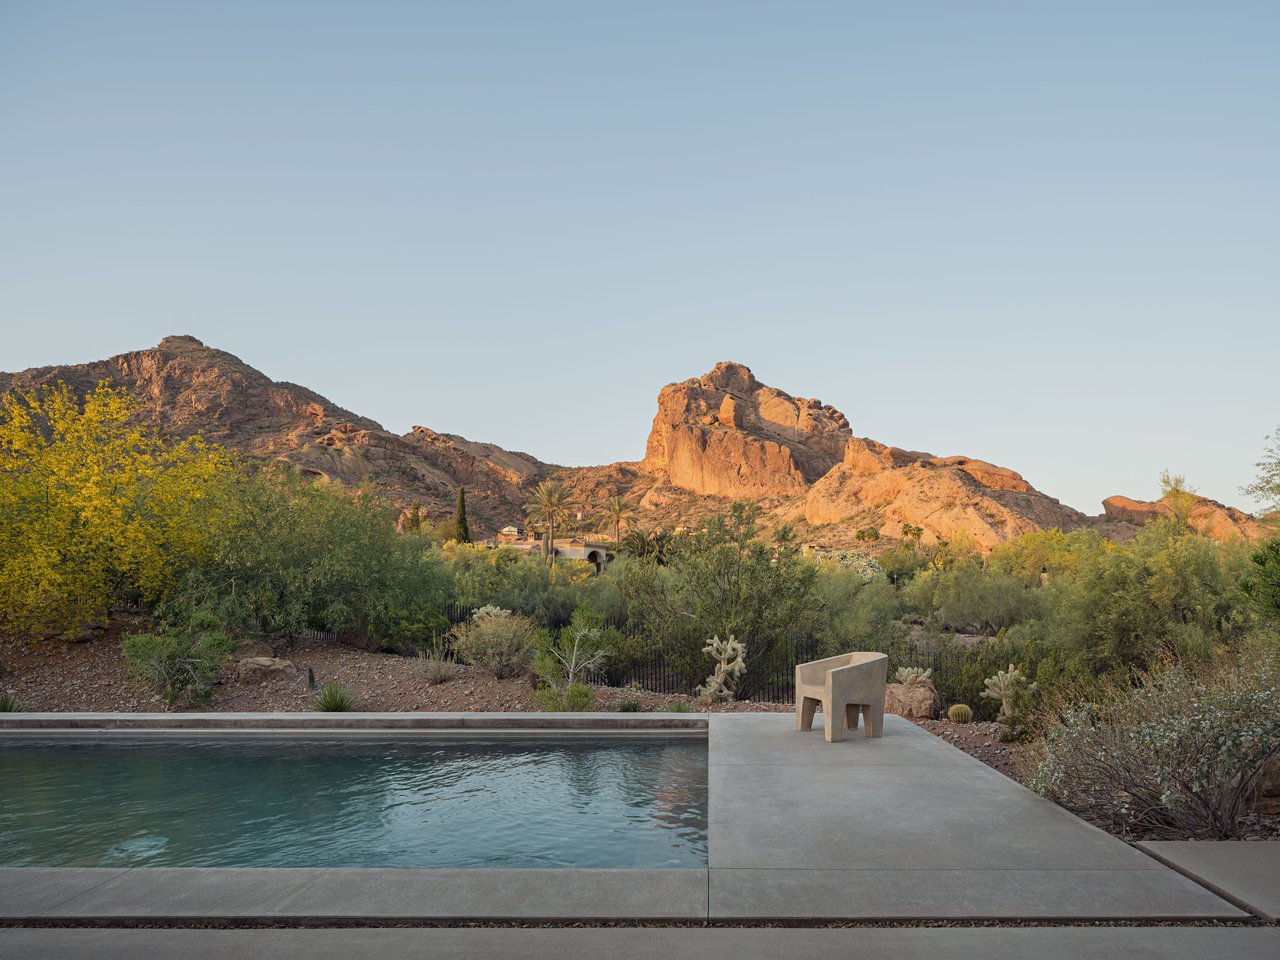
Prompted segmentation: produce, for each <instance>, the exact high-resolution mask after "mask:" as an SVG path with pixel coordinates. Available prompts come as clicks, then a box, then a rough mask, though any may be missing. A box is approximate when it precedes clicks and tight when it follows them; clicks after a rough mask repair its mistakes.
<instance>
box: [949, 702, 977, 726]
mask: <svg viewBox="0 0 1280 960" xmlns="http://www.w3.org/2000/svg"><path fill="white" fill-rule="evenodd" d="M947 719H948V720H950V721H951V722H952V723H970V722H972V720H973V710H971V709H970V708H969V707H968V706H967V705H966V704H963V703H957V704H954V705H953V706H952V707H951V709H950V710H948V711H947Z"/></svg>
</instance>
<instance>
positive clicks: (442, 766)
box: [0, 737, 707, 867]
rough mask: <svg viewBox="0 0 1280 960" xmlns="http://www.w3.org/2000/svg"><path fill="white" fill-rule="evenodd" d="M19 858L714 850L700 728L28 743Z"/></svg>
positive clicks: (4, 849) (20, 764)
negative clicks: (533, 736)
mask: <svg viewBox="0 0 1280 960" xmlns="http://www.w3.org/2000/svg"><path fill="white" fill-rule="evenodd" d="M0 799H2V800H3V803H0V864H4V865H8V866H35V865H39V866H99V865H102V866H127V865H135V866H273V867H284V866H293V867H301V866H317V867H318V866H357V867H358V866H369V867H372V866H400V867H457V866H507V867H510V866H557V867H702V866H705V865H706V856H707V851H706V828H707V769H706V744H705V743H704V742H700V741H689V740H660V739H647V738H643V739H641V738H638V739H627V740H625V741H619V740H595V739H590V740H576V739H575V740H572V741H566V740H560V741H554V740H547V741H532V740H517V741H511V740H506V741H503V740H476V739H471V738H466V739H463V738H458V739H449V740H428V739H419V738H409V737H406V738H404V739H398V740H391V741H378V740H369V739H363V738H361V739H343V740H337V739H328V740H322V739H310V738H307V739H301V738H299V739H272V740H256V739H255V740H243V739H242V740H205V739H201V740H194V739H192V740H188V741H179V740H169V741H166V742H157V741H155V740H141V739H138V740H115V739H112V740H111V741H109V742H104V741H102V740H98V741H88V740H85V741H80V740H73V741H67V740H58V741H52V740H46V741H43V742H41V741H35V740H31V741H20V742H16V743H10V744H6V745H5V746H4V747H3V749H0Z"/></svg>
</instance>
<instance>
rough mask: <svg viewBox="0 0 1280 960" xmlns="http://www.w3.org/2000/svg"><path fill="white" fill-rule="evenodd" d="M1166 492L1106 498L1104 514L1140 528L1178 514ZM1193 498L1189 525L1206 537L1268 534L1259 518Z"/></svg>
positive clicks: (1262, 536) (1229, 538)
mask: <svg viewBox="0 0 1280 960" xmlns="http://www.w3.org/2000/svg"><path fill="white" fill-rule="evenodd" d="M1174 496H1176V494H1167V495H1165V496H1163V497H1161V498H1160V499H1159V500H1131V499H1129V498H1128V497H1121V496H1114V497H1107V499H1105V500H1103V501H1102V509H1103V513H1104V515H1105V516H1106V517H1107V518H1109V519H1111V520H1119V521H1121V522H1123V523H1129V524H1132V525H1134V526H1136V527H1141V526H1143V525H1144V524H1148V523H1150V522H1151V521H1153V520H1159V519H1161V518H1166V517H1174V516H1177V514H1178V512H1179V511H1178V510H1177V509H1175V505H1174V500H1173V497H1174ZM1187 496H1190V497H1191V508H1190V510H1187V511H1186V520H1187V526H1189V527H1190V528H1191V529H1192V530H1196V531H1199V532H1200V533H1203V534H1204V535H1205V536H1208V537H1213V538H1215V539H1217V540H1236V539H1240V538H1243V539H1245V540H1258V539H1262V538H1264V537H1265V536H1266V533H1267V531H1266V530H1265V528H1264V526H1263V524H1262V522H1261V521H1259V520H1258V518H1256V517H1254V516H1251V515H1250V514H1247V513H1245V512H1244V511H1243V510H1237V509H1236V508H1235V507H1228V506H1227V505H1226V504H1223V503H1219V502H1218V501H1217V500H1210V499H1209V498H1208V497H1201V496H1198V495H1196V494H1188V495H1187Z"/></svg>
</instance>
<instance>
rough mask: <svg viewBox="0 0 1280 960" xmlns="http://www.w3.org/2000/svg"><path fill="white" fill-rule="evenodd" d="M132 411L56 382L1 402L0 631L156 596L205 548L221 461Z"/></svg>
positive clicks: (110, 397) (66, 626)
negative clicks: (171, 436)
mask: <svg viewBox="0 0 1280 960" xmlns="http://www.w3.org/2000/svg"><path fill="white" fill-rule="evenodd" d="M138 414H139V411H138V407H137V405H136V403H135V402H134V401H133V399H132V398H131V397H130V396H129V394H128V393H127V392H125V391H123V390H119V389H115V388H112V387H110V386H108V385H106V384H105V383H103V384H100V385H99V386H98V387H97V389H95V390H94V391H92V392H91V393H90V394H89V395H88V396H86V397H85V398H84V400H83V402H80V401H78V400H77V399H76V397H74V396H73V395H72V393H71V391H70V390H69V389H68V388H67V386H66V385H65V384H58V385H56V386H53V387H48V388H44V389H42V390H38V391H31V392H27V393H19V394H10V395H7V396H5V397H3V398H0V518H3V520H2V521H0V629H5V630H9V631H14V632H21V633H35V632H42V631H44V632H52V631H65V630H72V629H75V628H78V627H81V626H84V625H87V624H91V623H96V622H102V621H103V620H105V618H106V617H107V615H108V614H109V612H110V609H111V607H112V606H113V605H114V604H116V603H119V602H144V603H145V602H154V601H157V600H160V599H163V598H164V597H165V595H166V594H167V593H168V591H170V590H171V589H172V588H173V586H174V585H175V583H176V582H177V580H178V579H179V577H180V576H181V575H182V573H183V572H184V571H185V570H186V569H187V568H188V567H189V566H190V565H191V564H192V563H193V562H195V561H197V560H199V559H200V558H201V557H202V555H203V554H204V553H205V552H206V550H207V549H208V544H209V543H210V539H209V537H208V530H209V526H210V523H211V522H214V517H215V516H216V514H217V512H218V510H219V505H220V503H221V502H222V493H223V492H224V491H225V490H227V489H229V488H230V486H231V484H230V483H227V482H224V481H229V480H231V479H232V477H233V476H234V469H235V468H234V466H233V464H232V462H231V460H230V458H229V457H228V456H227V455H226V454H225V453H224V452H222V451H221V450H220V449H218V448H216V447H212V446H209V445H206V444H205V443H204V442H203V441H201V440H200V439H199V438H190V439H187V440H171V439H168V438H166V437H163V436H162V435H161V434H160V433H159V431H158V430H157V429H156V428H155V427H154V426H152V425H151V424H148V423H146V422H144V421H143V419H142V418H141V417H140V416H139V415H138Z"/></svg>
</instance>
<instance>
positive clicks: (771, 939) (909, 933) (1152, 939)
mask: <svg viewBox="0 0 1280 960" xmlns="http://www.w3.org/2000/svg"><path fill="white" fill-rule="evenodd" d="M0 956H6V957H21V958H23V960H82V958H84V957H93V958H95V960H151V958H163V960H171V958H173V957H218V958H219V960H250V958H253V960H258V958H263V957H270V958H273V960H326V958H330V957H332V958H335V960H348V958H350V957H353V956H354V957H377V958H378V960H402V958H403V960H407V958H415V960H416V958H420V957H448V958H450V960H493V958H499V957H501V958H506V957H519V958H522V960H599V958H601V957H622V956H625V957H628V958H634V960H777V958H778V957H791V956H797V957H800V956H812V957H823V958H830V960H839V958H849V960H853V958H857V960H877V958H893V960H938V958H939V957H946V958H948V960H1026V958H1027V957H1035V958H1036V960H1079V958H1080V957H1102V958H1111V957H1124V958H1125V960H1208V958H1217V957H1231V958H1233V960H1274V958H1275V957H1276V956H1280V929H1276V928H1274V927H1270V928H1266V927H1254V928H1248V927H1231V928H1212V927H1157V928H1148V929H1140V928H1132V927H1110V928H1105V927H1104V928H1098V927H1091V928H1090V927H1058V928H1027V927H1023V928H1017V929H1001V928H983V929H949V928H943V929H888V930H886V929H828V930H812V929H810V930H776V929H751V930H744V929H736V930H735V929H714V928H712V929H706V928H685V929H611V930H610V929H555V930H518V929H434V930H431V929H419V930H404V929H400V930H392V929H370V930H351V929H347V930H24V929H9V930H0Z"/></svg>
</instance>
